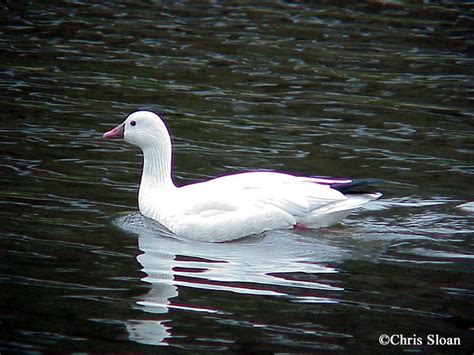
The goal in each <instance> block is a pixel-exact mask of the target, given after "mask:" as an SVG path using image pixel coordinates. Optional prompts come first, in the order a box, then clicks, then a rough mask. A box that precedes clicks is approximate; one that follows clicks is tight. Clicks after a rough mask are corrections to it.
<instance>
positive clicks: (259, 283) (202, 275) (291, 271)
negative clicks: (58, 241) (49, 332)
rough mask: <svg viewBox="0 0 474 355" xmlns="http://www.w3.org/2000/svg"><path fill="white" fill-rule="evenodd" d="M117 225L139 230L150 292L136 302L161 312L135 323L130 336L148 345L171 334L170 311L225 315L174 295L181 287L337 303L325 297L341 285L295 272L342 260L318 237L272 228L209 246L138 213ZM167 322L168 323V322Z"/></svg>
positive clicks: (322, 268) (321, 270)
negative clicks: (301, 276) (175, 235)
mask: <svg viewBox="0 0 474 355" xmlns="http://www.w3.org/2000/svg"><path fill="white" fill-rule="evenodd" d="M116 224H117V225H118V226H119V227H120V228H122V229H124V230H126V231H128V232H132V233H134V234H138V236H139V238H138V246H139V249H140V250H141V251H142V254H141V255H139V256H138V257H137V260H138V261H139V262H140V264H141V265H142V267H143V269H142V271H143V272H144V273H146V274H147V276H146V277H145V278H144V279H143V280H144V281H146V282H148V283H150V287H151V288H150V291H149V292H148V293H147V294H145V295H143V296H141V297H140V298H139V300H138V301H137V304H138V305H139V306H140V308H141V309H143V310H144V311H145V312H148V313H155V314H162V316H157V319H159V320H156V319H152V320H140V321H130V322H129V325H128V326H127V329H128V331H129V334H130V339H132V340H135V341H137V342H140V343H146V344H162V343H163V342H164V341H165V339H166V338H168V337H170V336H171V331H172V329H171V326H172V324H171V323H170V322H169V321H167V320H166V317H165V316H163V314H165V313H167V312H168V310H169V309H184V310H188V311H194V312H200V313H217V314H219V313H222V314H225V313H226V310H225V309H224V310H216V309H212V308H209V306H208V305H197V304H187V303H185V302H183V301H182V300H179V301H178V300H176V301H174V299H175V298H176V297H177V296H178V291H179V288H180V287H192V288H200V289H207V290H217V291H228V292H233V293H239V294H252V295H266V296H279V297H289V298H291V299H293V300H294V301H296V302H315V303H327V302H336V300H334V299H332V298H331V297H325V295H324V294H325V293H326V294H327V293H328V291H332V292H338V291H341V290H342V288H340V287H337V286H332V285H329V284H327V283H325V282H318V281H306V280H298V279H296V278H295V277H294V275H296V274H298V273H305V274H307V275H309V274H311V275H314V277H313V279H317V278H318V276H317V275H319V274H328V273H336V272H337V271H336V270H335V269H334V268H331V267H327V266H325V265H322V264H321V263H320V261H321V260H331V261H332V262H334V261H336V260H341V259H343V258H344V257H345V254H344V252H343V251H341V250H340V249H339V248H337V247H334V246H331V245H327V244H325V243H324V242H317V241H316V240H315V239H314V237H311V236H308V237H307V238H308V239H305V238H304V236H301V235H298V234H294V235H291V238H289V236H288V232H283V231H282V232H269V233H267V235H266V236H265V238H261V237H254V238H249V239H243V240H240V241H236V242H233V243H219V244H209V243H202V242H192V243H191V242H188V241H186V240H179V239H176V238H170V234H169V232H167V231H166V230H165V229H163V227H162V226H160V225H159V224H158V223H156V222H154V221H153V220H150V219H148V218H146V217H143V216H142V215H141V214H139V213H134V214H131V215H128V216H125V217H122V218H119V219H118V220H117V222H116ZM165 324H166V325H165Z"/></svg>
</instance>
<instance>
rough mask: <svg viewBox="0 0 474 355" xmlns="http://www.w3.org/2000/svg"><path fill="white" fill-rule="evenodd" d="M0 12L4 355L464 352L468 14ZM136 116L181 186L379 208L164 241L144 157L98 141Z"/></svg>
mask: <svg viewBox="0 0 474 355" xmlns="http://www.w3.org/2000/svg"><path fill="white" fill-rule="evenodd" d="M343 4H344V5H343ZM0 9H1V10H0V11H1V13H0V14H1V16H0V23H1V26H0V50H1V55H0V63H1V66H0V91H1V96H0V100H1V112H2V119H1V130H0V140H1V143H2V158H1V174H0V178H1V180H0V181H1V183H2V199H1V202H2V208H1V216H2V234H1V238H0V243H1V258H0V268H1V276H0V282H1V292H0V300H1V303H0V307H1V309H0V314H1V316H0V327H1V335H0V351H1V352H4V351H8V350H16V351H44V350H65V351H127V352H153V351H156V352H159V351H170V352H173V351H180V350H181V351H189V352H196V351H211V350H222V351H232V352H236V351H251V350H252V351H272V352H278V351H287V352H325V351H332V350H333V351H343V352H348V351H356V352H367V351H369V352H380V351H389V352H390V351H400V350H410V351H435V352H449V353H469V354H470V353H472V351H473V349H474V340H473V339H474V337H473V328H474V317H473V309H474V289H473V281H474V278H473V274H474V270H473V265H474V263H473V258H474V244H473V237H474V234H473V216H474V215H473V213H474V206H473V202H472V198H473V188H472V186H473V182H474V181H473V173H474V170H473V165H474V164H473V148H474V135H473V126H474V120H473V118H474V102H473V92H474V75H473V74H474V65H473V64H474V60H473V54H474V50H473V49H474V41H473V38H474V36H473V34H474V32H473V30H472V29H473V27H474V26H473V25H474V17H473V10H472V6H471V5H469V4H462V3H459V2H458V3H438V4H416V3H411V4H397V3H390V2H388V3H386V4H381V3H377V2H373V3H363V4H358V5H355V4H352V3H343V2H341V3H339V6H335V5H334V4H333V3H332V2H321V3H316V4H312V3H310V2H308V3H306V2H295V3H285V2H281V3H280V2H278V3H273V2H269V3H264V2H260V3H259V5H249V4H248V3H247V2H235V3H220V2H219V3H214V2H208V3H200V2H198V3H188V2H147V3H142V2H134V1H123V2H103V3H101V4H87V3H86V4H85V3H82V2H68V3H62V2H53V3H49V4H47V5H42V4H41V3H40V2H33V3H32V4H31V3H30V4H26V3H22V4H20V5H19V4H17V2H7V3H6V4H5V3H3V5H1V7H0ZM142 106H151V107H153V108H155V109H158V110H160V111H162V112H163V113H164V114H165V115H167V117H168V125H169V126H170V129H171V130H172V133H173V136H174V143H175V157H176V158H175V172H174V175H175V180H176V182H177V183H178V184H185V183H189V182H192V181H198V180H202V179H205V178H208V177H211V176H215V175H222V174H226V173H229V172H236V171H241V170H246V169H254V170H255V169H274V170H279V171H288V172H293V173H297V174H315V175H329V176H343V177H344V176H351V177H358V178H364V177H376V178H381V179H384V180H386V183H385V184H384V185H383V186H381V187H380V189H381V190H383V191H384V193H385V198H384V199H382V200H380V201H377V202H376V203H373V204H371V205H370V206H368V208H366V209H364V210H361V211H359V212H357V213H355V214H353V215H351V216H350V217H349V218H347V219H346V220H345V222H344V223H343V224H341V225H339V226H336V227H333V228H330V229H323V230H317V231H274V232H269V233H265V234H264V235H259V236H253V237H249V238H245V239H243V240H239V241H236V242H232V243H223V244H209V243H197V242H187V241H180V240H176V239H174V238H172V237H170V236H168V235H167V234H166V233H164V232H163V231H162V230H161V229H160V228H159V226H157V225H155V224H154V223H151V222H149V221H147V220H145V219H144V218H142V217H141V216H140V215H139V214H138V213H137V212H136V211H137V207H136V193H137V187H138V181H139V177H140V172H141V157H140V154H139V152H138V150H137V149H135V148H133V147H131V146H128V145H126V144H124V143H123V142H106V141H103V140H102V139H101V134H102V133H103V132H104V131H105V130H108V129H109V128H111V127H112V126H114V125H115V124H117V123H119V122H121V121H122V120H123V119H124V117H125V115H126V113H127V112H129V111H132V110H134V109H136V108H138V107H142ZM382 334H387V335H389V336H390V335H395V337H393V340H394V341H395V342H404V343H405V345H399V346H391V345H388V346H385V347H383V346H382V345H380V344H379V336H380V335H382ZM429 334H434V335H435V334H437V335H438V336H439V337H443V338H444V339H447V340H449V339H451V341H456V339H459V342H460V343H461V345H458V346H432V345H429V344H428V335H429ZM403 339H405V340H403ZM407 339H413V340H411V342H412V343H411V345H410V344H409V342H410V340H407ZM418 339H421V343H422V344H421V345H419V344H417V343H419V342H420V340H418Z"/></svg>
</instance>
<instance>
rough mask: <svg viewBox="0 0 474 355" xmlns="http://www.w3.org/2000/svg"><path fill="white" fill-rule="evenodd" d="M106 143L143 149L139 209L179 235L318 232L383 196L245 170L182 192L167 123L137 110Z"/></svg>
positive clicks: (330, 182) (213, 237) (349, 183)
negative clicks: (173, 176)
mask: <svg viewBox="0 0 474 355" xmlns="http://www.w3.org/2000/svg"><path fill="white" fill-rule="evenodd" d="M103 137H104V138H106V139H121V138H124V139H125V141H126V142H129V143H131V144H134V145H136V146H138V147H139V148H140V149H141V150H142V152H143V158H144V163H143V173H142V179H141V184H140V190H139V194H138V205H139V209H140V212H141V213H142V214H143V215H144V216H146V217H149V218H152V219H154V220H157V221H158V222H160V223H161V224H163V225H164V226H165V227H167V228H168V229H169V230H170V231H171V232H173V233H174V234H175V235H176V236H177V237H180V238H188V239H194V240H201V241H209V242H223V241H229V240H233V239H238V238H241V237H245V236H248V235H252V234H258V233H262V232H264V231H268V230H273V229H289V228H305V229H306V228H318V227H327V226H330V225H333V224H335V223H337V222H339V221H340V220H341V219H342V218H344V217H345V216H347V215H348V214H349V213H350V212H351V211H352V210H353V209H355V208H357V207H359V206H361V205H363V204H364V203H367V202H369V201H371V200H376V199H378V198H380V197H381V196H382V194H381V193H379V192H377V193H347V194H344V193H343V192H346V191H347V190H348V189H350V188H352V187H354V186H356V185H357V186H359V185H361V184H363V183H367V182H372V180H350V179H325V178H314V177H299V176H294V175H289V174H284V173H277V172H246V173H239V174H233V175H228V176H223V177H219V178H215V179H212V180H209V181H206V182H200V183H196V184H190V185H187V186H183V187H176V186H175V185H174V183H173V181H172V179H171V160H172V159H171V158H172V157H171V155H172V146H171V138H170V134H169V132H168V129H167V128H166V126H165V124H164V122H163V120H162V119H161V118H160V116H159V115H158V114H156V113H154V112H151V111H136V112H134V113H132V114H130V115H129V116H128V117H127V119H126V120H125V121H124V122H123V123H122V124H120V125H119V126H117V127H115V128H114V129H112V130H110V131H108V132H106V133H104V135H103Z"/></svg>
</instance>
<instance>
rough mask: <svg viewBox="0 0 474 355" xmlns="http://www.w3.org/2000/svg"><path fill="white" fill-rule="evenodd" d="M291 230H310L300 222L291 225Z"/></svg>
mask: <svg viewBox="0 0 474 355" xmlns="http://www.w3.org/2000/svg"><path fill="white" fill-rule="evenodd" d="M293 228H294V229H299V230H302V231H307V230H310V229H311V228H309V227H308V226H307V225H306V224H303V223H300V222H297V223H296V224H295V225H293Z"/></svg>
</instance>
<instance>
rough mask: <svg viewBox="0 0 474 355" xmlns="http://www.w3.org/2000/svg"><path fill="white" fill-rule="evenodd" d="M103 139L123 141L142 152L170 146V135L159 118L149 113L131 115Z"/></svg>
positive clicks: (140, 112)
mask: <svg viewBox="0 0 474 355" xmlns="http://www.w3.org/2000/svg"><path fill="white" fill-rule="evenodd" d="M103 138H105V139H124V140H125V141H126V142H128V143H130V144H133V145H136V146H138V147H139V148H141V150H142V151H145V150H147V149H148V148H159V147H161V148H162V149H163V148H164V149H166V147H168V146H171V140H170V135H169V132H168V129H167V128H166V125H165V123H164V122H163V120H162V119H161V117H160V116H159V115H158V114H156V113H154V112H151V111H136V112H133V113H131V114H130V115H129V116H128V117H127V118H126V119H125V121H124V122H123V123H121V124H120V125H118V126H117V127H115V128H113V129H111V130H110V131H108V132H106V133H104V135H103Z"/></svg>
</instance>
